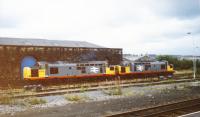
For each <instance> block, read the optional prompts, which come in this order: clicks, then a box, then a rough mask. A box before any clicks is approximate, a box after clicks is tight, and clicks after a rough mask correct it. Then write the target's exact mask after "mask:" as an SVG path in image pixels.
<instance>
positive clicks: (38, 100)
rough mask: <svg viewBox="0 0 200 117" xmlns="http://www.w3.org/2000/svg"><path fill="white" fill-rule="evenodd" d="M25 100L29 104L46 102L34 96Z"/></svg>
mask: <svg viewBox="0 0 200 117" xmlns="http://www.w3.org/2000/svg"><path fill="white" fill-rule="evenodd" d="M26 101H27V102H28V103H29V104H31V105H37V104H46V103H47V102H46V100H44V99H41V98H36V97H34V98H28V99H27V100H26Z"/></svg>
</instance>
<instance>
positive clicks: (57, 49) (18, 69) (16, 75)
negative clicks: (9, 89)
mask: <svg viewBox="0 0 200 117" xmlns="http://www.w3.org/2000/svg"><path fill="white" fill-rule="evenodd" d="M105 60H107V61H108V63H109V64H111V65H114V64H120V63H121V61H122V49H120V48H106V47H102V46H99V45H95V44H92V43H88V42H85V41H61V40H45V39H25V38H23V39H22V38H7V37H6V38H5V37H0V79H1V80H11V81H13V80H21V79H23V78H22V69H23V67H24V66H31V65H34V64H35V63H36V62H37V61H48V62H54V61H69V62H79V61H105Z"/></svg>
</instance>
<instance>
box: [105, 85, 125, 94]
mask: <svg viewBox="0 0 200 117" xmlns="http://www.w3.org/2000/svg"><path fill="white" fill-rule="evenodd" d="M103 92H104V93H105V94H107V95H122V94H123V92H122V89H121V87H120V86H115V87H112V88H110V89H108V90H104V91H103Z"/></svg>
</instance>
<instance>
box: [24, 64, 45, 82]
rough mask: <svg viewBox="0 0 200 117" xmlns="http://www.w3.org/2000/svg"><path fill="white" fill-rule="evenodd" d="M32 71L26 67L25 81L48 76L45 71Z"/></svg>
mask: <svg viewBox="0 0 200 117" xmlns="http://www.w3.org/2000/svg"><path fill="white" fill-rule="evenodd" d="M32 71H33V69H31V68H30V67H24V69H23V76H24V78H25V79H31V78H40V77H45V76H46V74H45V73H46V71H45V69H34V71H33V72H32Z"/></svg>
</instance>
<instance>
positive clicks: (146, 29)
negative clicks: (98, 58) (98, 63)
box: [0, 0, 200, 54]
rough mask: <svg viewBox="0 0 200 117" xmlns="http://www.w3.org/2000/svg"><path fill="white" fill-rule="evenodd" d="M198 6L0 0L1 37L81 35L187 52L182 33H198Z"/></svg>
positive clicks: (144, 49) (169, 1)
mask: <svg viewBox="0 0 200 117" xmlns="http://www.w3.org/2000/svg"><path fill="white" fill-rule="evenodd" d="M199 8H200V5H199V0H193V1H192V2H191V1H189V0H162V1H153V0H140V1H137V2H136V1H134V0H101V1H98V0H84V1H82V0H73V1H67V0H59V1H58V0H0V36H8V37H30V38H48V39H62V40H83V41H89V42H92V43H95V44H99V45H102V46H106V47H111V48H112V47H116V48H123V50H124V53H138V54H139V53H159V54H161V53H163V54H165V53H166V54H191V53H192V51H191V50H192V44H188V43H190V42H191V40H187V39H186V38H187V37H188V35H187V34H186V33H187V32H191V33H192V34H191V36H192V38H195V39H196V40H197V39H198V38H199V37H200V28H199V27H200V14H199ZM180 43H181V44H180ZM198 44H199V42H197V45H198Z"/></svg>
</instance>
